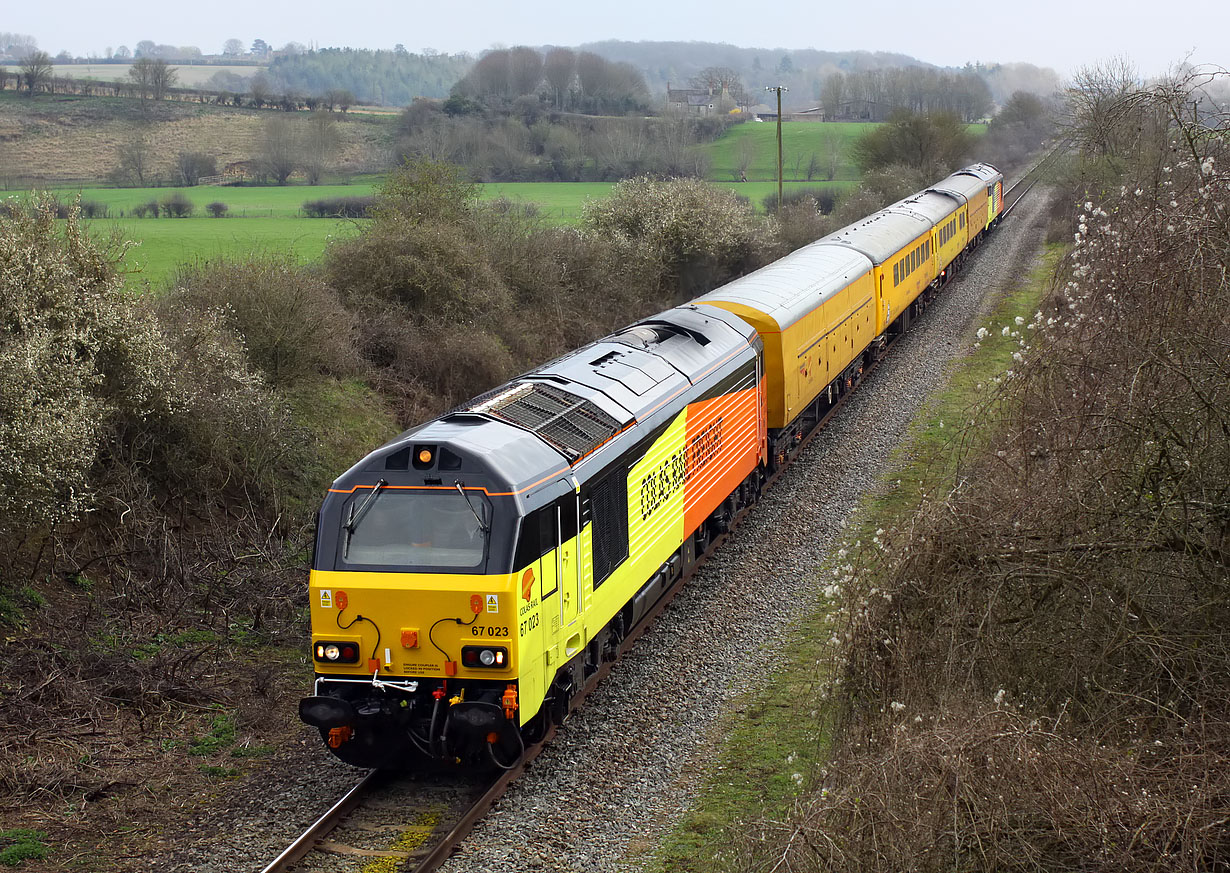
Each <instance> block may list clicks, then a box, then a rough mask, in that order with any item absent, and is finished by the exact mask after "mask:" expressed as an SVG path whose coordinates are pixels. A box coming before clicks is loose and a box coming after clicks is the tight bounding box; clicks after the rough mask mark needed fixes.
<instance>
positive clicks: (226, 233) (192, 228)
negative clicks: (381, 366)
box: [92, 218, 358, 287]
mask: <svg viewBox="0 0 1230 873" xmlns="http://www.w3.org/2000/svg"><path fill="white" fill-rule="evenodd" d="M92 227H93V229H94V230H95V232H99V231H103V232H105V231H107V230H109V229H110V228H112V227H118V228H119V229H120V231H121V232H122V233H123V234H124V236H125V237H126V238H127V239H130V240H134V241H136V242H138V243H139V245H136V246H133V248H131V249H130V250H129V251H128V255H127V256H126V257H125V259H124V264H125V267H126V268H127V269H128V270H129V271H130V274H129V283H130V284H132V283H134V282H135V283H136V284H138V285H140V284H144V283H146V282H148V283H149V284H150V285H151V286H153V287H161V286H164V285H166V284H167V283H168V282H169V281H170V280H171V279H172V278H174V276H175V273H176V271H177V270H178V269H179V268H180V267H181V266H183V265H185V264H194V263H197V262H199V261H206V260H209V259H211V258H217V257H227V258H232V259H238V258H243V257H245V256H247V255H249V254H252V253H259V252H270V253H274V252H277V253H283V252H290V253H291V254H292V255H293V256H294V258H295V259H296V260H298V261H300V262H301V263H307V262H310V261H315V260H317V259H319V258H320V256H321V254H323V252H324V250H325V245H326V244H327V243H328V241H329V240H330V239H331V238H334V237H339V236H348V235H351V234H354V233H357V232H358V225H357V223H356V222H353V221H344V220H342V221H339V220H333V219H306V218H304V219H294V218H240V219H230V218H221V219H219V218H156V219H155V218H146V219H136V218H133V219H116V220H107V219H100V220H97V221H94V222H92Z"/></svg>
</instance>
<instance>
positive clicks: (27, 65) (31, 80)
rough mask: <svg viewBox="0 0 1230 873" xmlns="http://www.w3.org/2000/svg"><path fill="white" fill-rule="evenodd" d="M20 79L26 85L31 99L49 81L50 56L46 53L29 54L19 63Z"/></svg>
mask: <svg viewBox="0 0 1230 873" xmlns="http://www.w3.org/2000/svg"><path fill="white" fill-rule="evenodd" d="M21 78H22V80H24V81H25V83H26V88H27V89H29V94H30V96H31V97H33V96H34V92H35V90H37V89H39V88H42V87H43V86H44V85H45V84H46V83H47V82H48V81H50V79H51V55H49V54H47V52H31V53H30V54H28V55H26V56H25V58H23V59H22V61H21Z"/></svg>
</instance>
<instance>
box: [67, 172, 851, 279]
mask: <svg viewBox="0 0 1230 873" xmlns="http://www.w3.org/2000/svg"><path fill="white" fill-rule="evenodd" d="M714 184H715V185H717V186H718V187H722V188H729V189H730V190H732V191H734V192H735V193H736V194H740V195H742V196H744V197H747V198H748V200H749V201H750V202H751V204H752V206H753V207H754V208H755V209H757V210H758V211H763V204H764V201H765V198H766V197H768V196H770V195H772V194H775V193H776V192H777V183H776V182H772V181H761V182H715V183H714ZM855 184H856V183H855V182H853V181H842V182H812V183H807V182H786V183H785V185H784V186H783V187H784V189H785V191H786V192H787V193H789V192H791V191H796V190H818V189H822V188H836V189H845V188H849V187H852V186H853V185H855ZM613 187H614V183H612V182H501V183H491V184H487V185H482V186H480V190H481V193H482V196H483V198H484V199H487V200H492V199H495V198H497V197H506V198H508V199H509V200H511V201H513V202H514V203H518V204H525V205H533V206H536V207H537V208H538V210H539V214H540V215H541V216H542V217H543V218H544V220H546V221H547V222H549V223H552V224H575V223H577V222H578V221H579V220H580V218H581V211H582V209H583V208H584V206H585V204H586V202H588V201H590V200H595V199H601V198H603V197H605V196H607V194H609V193H610V191H611V188H613ZM377 188H378V184H377V183H375V182H372V181H365V182H363V183H356V184H353V185H318V186H315V187H309V186H299V185H292V186H285V187H239V188H217V187H198V188H83V189H57V190H55V191H54V192H53V193H55V194H56V196H57V197H59V198H60V199H61V200H62V201H67V200H70V199H72V198H73V197H75V196H76V195H77V194H78V193H80V195H81V199H82V201H92V202H94V203H100V204H104V205H106V207H107V217H106V218H99V219H95V220H94V221H93V222H92V224H93V226H94V228H95V229H96V230H99V231H105V230H108V229H110V228H112V227H119V228H120V230H121V231H122V232H123V234H124V236H125V237H126V238H127V239H131V240H133V241H135V242H138V243H140V245H138V246H136V247H134V248H133V249H132V250H131V251H130V252H129V254H128V257H127V258H126V259H125V264H126V266H127V267H128V269H130V270H132V271H133V273H132V280H133V281H135V282H138V283H144V282H149V283H150V285H152V286H160V285H163V284H165V283H166V282H167V281H169V280H170V279H172V278H173V277H174V275H175V272H176V270H177V269H178V268H179V267H180V266H181V265H183V264H191V263H195V262H197V261H199V260H208V259H210V258H215V257H219V256H227V257H242V256H243V255H245V254H246V253H248V252H252V251H269V252H281V251H289V252H291V253H292V254H293V255H294V257H295V258H296V259H297V260H299V261H301V262H309V261H313V260H316V259H318V258H319V257H320V256H321V255H322V254H323V253H324V250H325V246H326V244H327V243H328V240H329V239H330V238H333V237H338V236H346V235H350V234H354V233H357V232H358V229H359V227H360V226H361V225H362V221H351V220H334V219H322V218H306V217H304V215H303V212H302V206H303V204H304V203H305V202H306V201H308V200H315V199H318V198H325V197H358V196H363V195H367V194H371V193H373V192H375V191H376V189H377ZM174 193H182V194H183V195H184V196H186V197H187V198H188V199H189V200H190V201H191V202H192V203H193V205H194V206H195V208H196V211H195V212H194V214H193V216H192V217H191V218H136V217H134V216H133V215H132V210H133V208H134V207H135V206H138V205H140V204H143V203H148V202H149V201H151V200H157V201H160V202H161V201H163V200H165V199H166V198H167V197H169V196H171V195H172V194H174ZM214 201H220V202H222V203H225V204H226V205H227V207H228V212H227V217H226V218H210V217H207V213H206V211H205V206H206V204H209V203H212V202H214Z"/></svg>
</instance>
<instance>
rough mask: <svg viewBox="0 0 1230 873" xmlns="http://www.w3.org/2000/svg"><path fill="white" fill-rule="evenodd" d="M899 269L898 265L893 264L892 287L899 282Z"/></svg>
mask: <svg viewBox="0 0 1230 873" xmlns="http://www.w3.org/2000/svg"><path fill="white" fill-rule="evenodd" d="M900 268H901V265H900V264H893V284H894V285H896V284H898V283H900V282H901V269H900Z"/></svg>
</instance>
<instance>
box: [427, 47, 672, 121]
mask: <svg viewBox="0 0 1230 873" xmlns="http://www.w3.org/2000/svg"><path fill="white" fill-rule="evenodd" d="M450 93H451V95H452V96H454V97H461V98H468V99H472V100H476V101H478V102H480V103H482V104H484V105H486V106H491V107H497V108H499V107H507V106H510V105H512V104H513V103H515V102H517V101H524V100H532V101H539V102H545V103H549V104H550V105H551V106H553V107H554V108H556V109H561V110H569V111H573V112H583V113H586V114H592V115H617V114H625V113H628V112H646V111H648V110H649V108H650V96H649V88H648V86H647V85H646V84H645V78H644V77H643V76H642V75H641V73H640V71H639V70H637V69H636V67H634V66H632V65H631V64H626V63H622V62H618V61H608V60H607V59H606V58H604V57H602V56H601V55H598V54H595V53H594V52H586V51H582V52H576V51H573V50H572V49H568V48H553V49H550V50H549V51H547V52H546V54H545V55H544V54H542V53H540V52H538V51H537V50H536V49H532V48H529V47H528V46H516V47H515V48H511V49H499V50H496V51H491V52H488V53H487V54H485V55H483V56H482V57H481V58H479V60H478V62H477V63H475V64H474V66H473V67H472V68H471V69H470V71H469V72H468V73H466V75H465V76H463V77H462V79H461V80H460V81H459V82H457V84H456V85H454V86H453V87H452V90H451V92H450Z"/></svg>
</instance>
